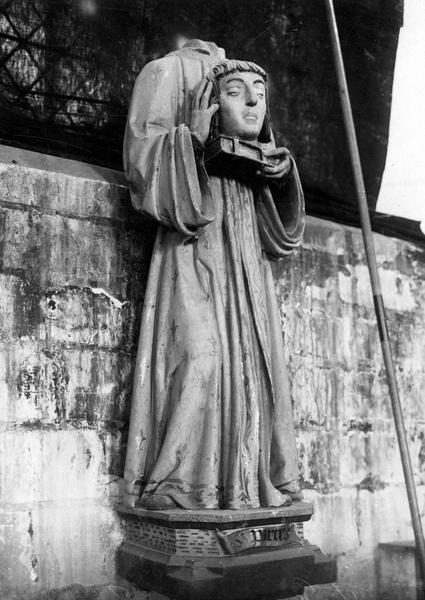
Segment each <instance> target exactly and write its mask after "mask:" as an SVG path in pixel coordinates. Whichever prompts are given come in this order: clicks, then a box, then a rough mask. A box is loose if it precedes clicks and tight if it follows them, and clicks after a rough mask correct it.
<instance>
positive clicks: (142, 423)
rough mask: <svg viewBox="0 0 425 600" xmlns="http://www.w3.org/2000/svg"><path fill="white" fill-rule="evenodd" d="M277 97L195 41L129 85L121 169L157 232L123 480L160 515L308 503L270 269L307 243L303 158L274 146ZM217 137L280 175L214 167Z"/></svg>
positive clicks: (255, 74)
mask: <svg viewBox="0 0 425 600" xmlns="http://www.w3.org/2000/svg"><path fill="white" fill-rule="evenodd" d="M267 94H268V92H267V76H266V73H265V72H264V71H263V69H262V68H260V67H259V66H257V65H255V64H254V63H250V62H244V61H237V60H226V59H225V58H224V53H223V51H222V50H221V49H220V48H218V47H217V46H216V45H215V44H212V43H208V42H202V41H199V40H192V41H191V42H189V43H187V44H186V45H185V46H184V47H183V48H182V49H180V50H178V51H175V52H172V53H170V54H168V55H167V56H165V57H164V58H161V59H159V60H156V61H153V62H151V63H149V64H148V65H146V66H145V68H144V69H143V71H142V73H141V74H140V76H139V78H138V80H137V82H136V85H135V88H134V92H133V96H132V101H131V107H130V111H129V117H128V123H127V129H126V136H125V143H124V163H125V170H126V175H127V178H128V181H129V187H130V193H131V198H132V203H133V205H134V207H135V209H136V210H138V211H141V212H142V213H143V214H145V215H149V216H150V217H152V218H153V219H154V220H155V221H156V222H157V223H158V224H159V227H158V232H157V237H156V242H155V246H154V249H153V255H152V262H151V267H150V273H149V281H148V286H147V290H146V296H145V302H144V308H143V315H142V326H141V333H140V341H139V348H138V355H137V361H136V368H135V376H134V386H133V400H132V413H131V418H130V432H129V441H128V447H127V459H126V472H125V479H126V481H127V484H128V491H129V493H130V496H131V497H132V498H134V499H135V500H136V504H137V502H139V505H141V506H143V507H145V508H148V509H151V510H163V509H171V508H176V507H179V508H185V509H225V508H228V509H244V508H256V507H272V506H273V507H277V506H285V505H288V504H290V503H291V502H292V501H295V500H299V499H300V498H301V493H300V490H299V487H298V483H297V480H298V468H297V453H296V447H295V434H294V425H293V416H292V407H291V401H290V395H289V386H288V378H287V372H286V368H285V359H284V352H283V340H282V334H281V326H280V319H279V311H278V306H277V301H276V298H275V290H274V285H273V279H272V273H271V268H270V262H269V261H270V260H277V259H280V258H284V257H285V256H287V255H288V254H290V253H291V252H292V250H293V249H294V248H295V247H297V246H298V245H299V243H300V241H301V237H302V234H303V230H304V200H303V193H302V189H301V185H300V181H299V177H298V172H297V168H296V165H295V163H294V160H293V159H292V157H291V156H290V154H289V152H288V150H287V149H286V148H276V147H275V144H274V141H273V137H272V133H271V130H270V119H269V114H268V101H267ZM211 132H213V134H212V133H211ZM217 133H218V134H223V135H225V136H229V137H231V138H237V139H240V140H242V141H243V142H247V143H248V144H252V145H253V146H255V145H257V147H258V148H261V152H263V153H264V156H265V158H266V161H268V162H269V163H270V164H269V165H265V166H261V165H260V166H259V167H255V166H252V167H251V168H249V167H248V168H245V172H244V174H241V175H238V176H237V177H235V176H233V175H232V173H231V172H230V173H227V174H220V173H216V172H214V173H211V172H209V171H208V164H206V162H205V157H206V151H205V148H206V144H207V143H208V141H209V139H210V138H211V135H215V134H217ZM252 164H253V165H254V163H252ZM136 481H137V482H138V483H139V484H140V485H141V492H142V493H141V494H139V489H138V488H137V486H135V485H134V483H135V482H136ZM139 495H140V496H141V497H140V498H139V499H138V496H139Z"/></svg>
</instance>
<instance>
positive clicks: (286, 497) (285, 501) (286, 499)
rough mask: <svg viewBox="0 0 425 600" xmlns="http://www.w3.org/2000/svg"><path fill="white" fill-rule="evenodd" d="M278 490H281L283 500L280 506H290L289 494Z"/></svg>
mask: <svg viewBox="0 0 425 600" xmlns="http://www.w3.org/2000/svg"><path fill="white" fill-rule="evenodd" d="M279 492H281V494H282V498H283V502H282V504H281V505H280V506H291V504H292V498H291V496H290V495H289V494H287V493H286V491H283V490H279Z"/></svg>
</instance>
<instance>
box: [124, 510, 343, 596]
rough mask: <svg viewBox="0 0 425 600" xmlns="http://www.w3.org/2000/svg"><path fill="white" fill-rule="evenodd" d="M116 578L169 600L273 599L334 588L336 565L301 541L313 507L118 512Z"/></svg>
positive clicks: (316, 549) (315, 548)
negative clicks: (120, 535) (121, 528)
mask: <svg viewBox="0 0 425 600" xmlns="http://www.w3.org/2000/svg"><path fill="white" fill-rule="evenodd" d="M118 512H119V513H120V516H121V517H122V519H123V521H124V524H125V541H124V543H123V544H122V546H121V548H120V550H119V553H118V570H119V574H120V575H121V576H122V577H124V578H125V579H127V580H129V581H131V582H133V583H135V584H136V585H137V586H138V587H139V588H141V589H145V590H149V591H156V592H159V593H161V594H164V595H165V596H168V597H169V598H171V600H209V599H210V598H211V599H212V600H221V599H225V600H266V599H267V600H273V599H281V598H288V597H290V596H295V595H297V594H302V592H303V590H304V587H305V586H308V585H313V584H320V583H332V582H334V581H336V562H335V561H334V560H331V559H330V558H328V557H326V556H325V555H324V554H322V553H321V551H320V550H319V548H317V546H313V545H311V544H310V543H309V542H307V541H306V540H304V537H303V522H304V521H307V520H309V519H310V518H311V515H312V514H313V506H312V504H309V503H306V502H296V503H294V504H293V505H292V506H289V507H286V508H285V507H283V508H259V509H249V510H238V511H235V510H199V511H194V510H181V509H176V510H167V511H149V510H145V509H142V508H128V507H118Z"/></svg>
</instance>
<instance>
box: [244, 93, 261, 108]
mask: <svg viewBox="0 0 425 600" xmlns="http://www.w3.org/2000/svg"><path fill="white" fill-rule="evenodd" d="M257 102H258V96H257V94H256V93H255V92H248V95H247V99H246V104H247V105H248V106H255V105H256V104H257Z"/></svg>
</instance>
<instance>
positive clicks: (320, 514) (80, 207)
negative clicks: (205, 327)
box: [0, 147, 425, 600]
mask: <svg viewBox="0 0 425 600" xmlns="http://www.w3.org/2000/svg"><path fill="white" fill-rule="evenodd" d="M0 229H1V235H0V241H1V246H0V289H1V291H0V421H1V423H0V427H1V436H0V446H1V448H0V506H1V508H0V556H1V557H2V560H1V563H0V598H7V599H8V600H12V599H14V598H16V599H17V598H28V597H29V596H30V595H31V594H33V593H35V592H37V591H40V590H45V589H50V588H54V587H61V586H66V585H68V584H70V583H81V584H83V585H91V584H101V583H104V582H106V581H113V579H114V576H115V564H114V555H115V551H116V549H117V547H118V546H119V544H120V541H121V535H122V533H121V527H120V522H119V519H118V518H117V516H116V514H115V512H114V510H113V503H114V501H115V500H116V499H117V497H118V487H119V479H120V477H121V475H122V471H123V460H124V455H125V444H126V432H127V427H128V417H129V408H130V407H129V400H130V391H131V371H132V364H133V361H134V354H135V345H136V342H137V336H138V325H139V319H140V310H141V301H142V298H143V292H144V286H145V283H146V275H147V269H148V265H149V255H150V250H151V247H152V240H153V236H154V226H153V225H152V224H151V223H150V222H147V221H144V220H143V219H141V218H139V217H138V216H137V215H136V214H135V213H134V212H133V211H132V209H131V207H130V203H129V199H128V195H127V189H126V185H125V181H124V179H123V177H122V175H121V174H120V173H117V172H114V171H109V170H106V169H100V168H98V167H93V166H90V165H87V164H82V163H76V162H73V161H68V160H62V159H56V158H52V157H46V156H43V155H38V154H34V153H30V152H25V151H19V150H16V149H13V148H8V147H0ZM375 241H376V247H377V253H378V261H379V265H380V271H381V276H382V284H383V291H384V297H385V301H386V304H387V306H388V316H389V325H390V331H391V337H392V339H393V347H394V352H395V355H396V361H397V373H398V377H399V383H400V388H401V396H402V400H403V406H404V411H405V416H406V426H407V430H408V434H409V439H410V442H411V451H412V458H413V464H414V468H415V473H416V476H417V479H418V482H420V483H422V477H423V472H422V471H423V462H424V460H425V448H424V447H423V444H424V442H423V439H424V432H425V417H424V411H423V409H422V402H421V391H422V389H424V388H425V376H424V374H423V372H422V364H421V362H422V355H423V353H424V352H423V349H424V346H425V315H424V310H425V308H424V306H425V303H424V299H425V298H424V296H425V291H424V290H423V285H422V281H423V275H424V274H425V254H424V251H423V250H421V249H418V248H416V247H415V246H413V245H411V244H408V243H406V242H401V241H398V240H396V239H392V238H386V237H383V236H379V235H376V236H375ZM273 268H274V273H275V276H276V286H277V292H278V295H279V299H280V305H281V307H282V325H283V330H284V331H285V336H286V350H287V354H288V362H289V365H290V371H291V375H292V377H291V378H292V388H293V398H294V405H295V415H296V422H297V427H298V440H299V448H300V464H301V472H302V478H303V482H304V487H305V488H306V496H307V499H312V500H313V501H314V502H315V504H316V514H315V516H314V518H313V521H312V522H311V523H310V524H309V525H308V526H307V527H306V534H307V536H308V537H309V539H310V541H312V542H314V543H317V544H319V545H320V546H321V548H322V549H323V550H324V551H325V552H329V553H332V554H333V555H335V556H337V557H338V563H339V573H340V574H339V581H338V585H337V586H331V587H330V588H327V590H325V591H322V592H319V590H316V591H315V590H308V591H307V592H306V596H307V597H308V598H319V597H322V598H326V599H329V598H331V597H335V598H337V597H338V598H341V594H342V595H343V596H344V597H345V598H347V599H351V598H353V599H354V598H356V599H358V600H359V599H362V600H372V599H374V598H376V569H375V556H376V548H377V544H378V543H379V542H381V541H392V540H395V539H402V538H411V537H412V532H411V527H410V518H409V511H408V507H407V501H406V495H405V491H404V486H403V478H402V473H401V465H400V459H399V456H398V450H397V445H396V441H395V434H394V427H393V423H392V417H391V411H390V406H389V400H388V394H387V390H386V384H385V373H384V371H383V365H382V359H381V353H380V347H379V342H378V336H377V330H376V325H375V321H374V313H373V306H372V298H371V292H370V288H369V282H368V273H367V268H366V266H365V260H364V252H363V247H362V241H361V236H360V233H359V231H358V230H356V229H351V228H347V227H342V226H339V225H335V224H332V223H329V222H326V221H322V220H318V219H313V218H309V220H308V227H307V233H306V238H305V242H304V244H303V247H302V249H301V250H300V251H298V252H297V253H296V254H294V255H293V256H292V257H291V258H290V259H288V260H286V261H282V262H280V263H276V264H275V265H274V267H273ZM418 489H419V499H420V507H421V508H423V505H424V493H423V487H422V486H421V487H419V488H418ZM323 594H324V595H323Z"/></svg>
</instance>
